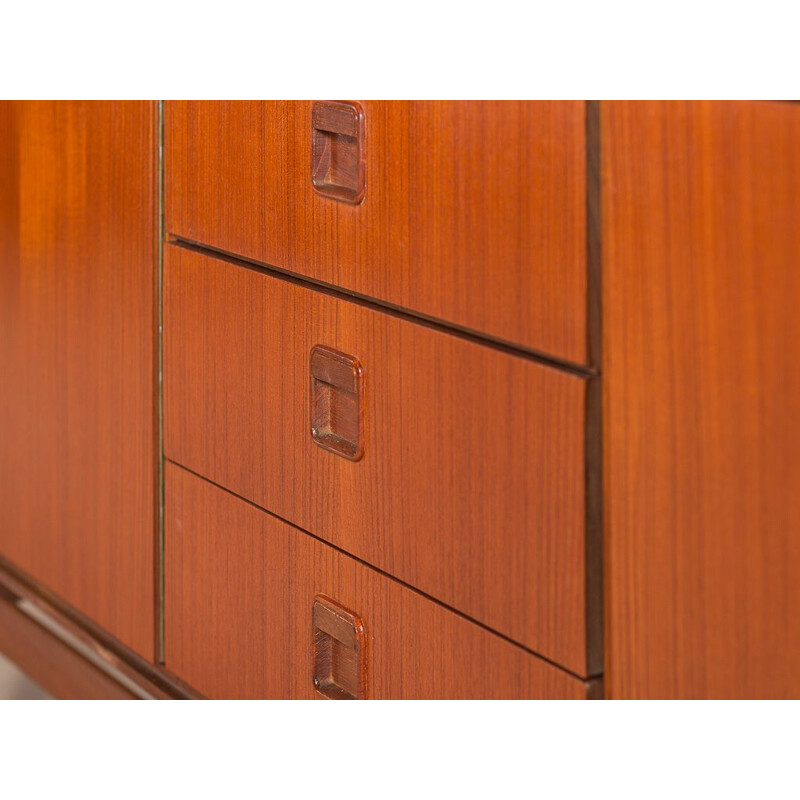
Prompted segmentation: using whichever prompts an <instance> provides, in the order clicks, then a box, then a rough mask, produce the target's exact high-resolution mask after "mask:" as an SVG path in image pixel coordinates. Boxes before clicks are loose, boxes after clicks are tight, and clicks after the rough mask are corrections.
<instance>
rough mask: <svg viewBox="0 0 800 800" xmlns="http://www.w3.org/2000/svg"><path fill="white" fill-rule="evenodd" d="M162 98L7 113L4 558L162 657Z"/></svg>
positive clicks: (3, 124)
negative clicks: (158, 603)
mask: <svg viewBox="0 0 800 800" xmlns="http://www.w3.org/2000/svg"><path fill="white" fill-rule="evenodd" d="M154 131H155V119H154V104H153V103H150V102H130V103H122V102H60V103H59V102H41V103H40V102H21V103H2V104H0V420H1V421H2V429H1V430H0V555H2V556H3V557H5V558H6V559H8V560H9V561H10V562H12V563H13V564H14V565H16V566H17V567H19V568H21V569H22V570H24V571H25V572H26V573H27V574H28V575H30V576H31V577H33V578H34V579H36V580H37V581H40V582H41V583H43V584H45V585H46V586H47V587H48V588H49V589H50V590H52V591H53V592H55V593H57V594H58V595H60V596H61V597H62V598H63V599H64V600H66V601H67V602H68V603H70V604H72V605H73V606H74V607H75V608H77V609H78V610H79V611H81V612H82V613H84V614H86V615H87V616H89V617H91V618H92V619H93V620H94V621H95V622H97V623H99V624H100V625H101V626H103V627H104V628H106V629H107V630H108V631H109V632H111V633H112V634H114V635H115V636H116V637H117V638H118V639H120V640H121V641H122V642H123V643H125V644H126V645H129V646H130V647H132V648H133V649H135V650H137V651H138V652H140V653H142V654H143V655H146V656H151V655H152V652H153V628H154V625H153V614H154V612H153V542H154V505H153V499H154V480H155V476H154V464H155V456H154V452H155V451H154V445H155V428H154V417H155V404H154V385H155V384H154V378H155V370H154V351H155V340H154V302H153V301H154V263H155V245H156V242H155V227H154V222H155V208H154V199H155V194H154V177H153V176H154V156H155V154H154V141H155V140H154Z"/></svg>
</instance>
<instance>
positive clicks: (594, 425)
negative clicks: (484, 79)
mask: <svg viewBox="0 0 800 800" xmlns="http://www.w3.org/2000/svg"><path fill="white" fill-rule="evenodd" d="M600 133H601V132H600V103H599V101H596V100H589V101H587V102H586V270H587V309H586V314H587V317H586V318H587V332H588V342H587V353H588V356H589V364H590V365H591V366H592V367H593V368H594V369H595V371H596V374H595V376H593V377H591V378H589V379H588V380H587V383H586V431H585V441H584V448H585V454H586V455H585V458H586V462H585V463H586V478H585V479H586V494H585V502H586V534H585V552H586V556H585V564H586V611H585V618H586V673H587V675H600V674H602V672H603V406H602V398H603V392H602V385H601V381H602V303H601V299H602V298H601V288H602V287H601V274H602V250H601V245H602V239H601V225H602V217H601V207H600V188H601V186H600Z"/></svg>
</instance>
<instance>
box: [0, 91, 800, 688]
mask: <svg viewBox="0 0 800 800" xmlns="http://www.w3.org/2000/svg"><path fill="white" fill-rule="evenodd" d="M798 308H800V105H797V104H792V103H788V102H786V103H784V102H763V103H756V102H685V103H684V102H680V103H679V102H622V101H619V102H577V101H565V102H540V101H530V102H527V101H526V102H484V101H481V102H477V101H475V102H473V101H468V102H449V101H447V102H444V101H430V102H427V101H426V102H407V101H316V102H312V101H308V102H306V101H290V102H287V101H281V102H278V101H269V102H268V101H255V102H173V101H167V102H116V101H108V102H106V101H103V102H28V101H24V102H3V103H0V420H1V421H2V429H1V430H0V653H4V654H6V655H7V656H8V657H10V658H11V660H12V661H15V662H17V663H18V664H19V665H20V666H21V667H22V668H23V669H25V670H26V671H27V672H28V673H29V674H30V675H31V676H32V677H33V679H34V680H36V681H38V682H39V683H41V685H42V686H43V687H44V688H46V689H47V690H48V691H50V692H51V693H53V694H54V695H56V696H59V697H81V698H93V697H97V698H123V697H156V698H194V697H207V698H315V697H317V698H323V697H329V698H347V699H350V698H374V699H384V698H409V699H410V698H423V699H424V698H487V699H488V698H512V699H522V698H543V699H544V698H574V699H580V698H583V699H586V698H789V697H800V688H798V685H799V681H798V679H800V455H798V454H800V369H798V368H797V365H796V363H795V362H796V357H795V354H796V350H797V345H798V342H800V314H799V313H798Z"/></svg>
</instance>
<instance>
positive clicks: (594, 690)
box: [586, 677, 606, 700]
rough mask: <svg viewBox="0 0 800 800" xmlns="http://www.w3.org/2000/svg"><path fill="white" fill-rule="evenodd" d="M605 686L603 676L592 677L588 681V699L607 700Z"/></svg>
mask: <svg viewBox="0 0 800 800" xmlns="http://www.w3.org/2000/svg"><path fill="white" fill-rule="evenodd" d="M605 697H606V695H605V688H604V684H603V678H602V677H599V678H592V680H590V681H587V682H586V699H587V700H605Z"/></svg>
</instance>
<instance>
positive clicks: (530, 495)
mask: <svg viewBox="0 0 800 800" xmlns="http://www.w3.org/2000/svg"><path fill="white" fill-rule="evenodd" d="M164 264H165V274H164V292H165V300H164V326H165V327H164V365H165V366H164V370H165V371H164V413H165V430H166V454H167V457H168V458H170V459H171V460H173V461H175V462H178V463H180V464H183V465H184V466H186V467H188V468H189V469H191V470H192V471H194V472H196V473H198V474H200V475H203V476H205V477H207V478H209V479H210V480H212V481H214V482H215V483H217V484H219V485H221V486H224V487H226V488H228V489H230V490H231V491H233V492H235V493H236V494H239V495H241V496H243V497H245V498H247V499H249V500H251V501H253V502H254V503H256V504H257V505H259V506H261V507H263V508H266V509H268V510H269V511H271V512H273V513H275V514H277V515H278V516H280V517H282V518H284V519H286V520H289V521H290V522H292V523H294V524H296V525H298V526H300V527H302V528H304V529H305V530H308V531H310V532H312V533H314V534H317V535H319V536H321V537H322V538H324V539H326V540H328V541H330V542H332V543H333V544H336V545H338V546H340V547H341V548H343V549H344V550H346V551H347V552H349V553H352V554H353V555H355V556H357V557H359V558H362V559H363V560H365V561H367V562H368V563H370V564H372V565H375V566H377V567H379V568H381V569H384V570H385V571H387V572H389V573H390V574H392V575H394V576H396V577H398V578H400V579H401V580H403V581H406V582H407V583H409V584H411V585H413V586H414V587H416V588H418V589H420V590H421V591H423V592H426V593H428V594H430V595H432V596H433V597H435V598H437V599H439V600H441V601H443V602H445V603H447V604H448V605H451V606H453V607H455V608H458V609H459V610H460V611H463V612H464V613H466V614H469V615H471V616H473V617H474V618H476V619H478V620H480V621H481V622H484V623H485V624H487V625H489V626H490V627H492V628H494V629H496V630H498V631H500V632H501V633H505V634H507V635H508V636H510V637H512V638H513V639H515V640H517V641H519V642H521V643H523V644H525V645H526V646H528V647H529V648H531V649H532V650H534V651H536V652H537V653H541V654H543V655H545V656H547V657H548V658H551V659H553V660H555V661H557V662H558V663H560V664H564V665H565V666H567V667H568V668H569V669H571V670H572V671H574V672H575V673H576V674H579V675H587V674H597V673H596V672H593V671H592V667H591V666H589V667H588V668H587V652H586V638H587V635H586V633H587V632H586V618H585V604H586V569H585V560H584V554H585V531H586V525H585V512H584V509H585V501H584V493H585V479H584V478H585V464H584V455H585V450H584V422H585V399H586V381H585V380H583V379H582V378H579V377H576V376H575V375H572V374H568V373H565V372H561V371H558V370H555V369H551V368H549V367H545V366H542V365H541V364H538V363H536V362H533V361H531V360H528V359H525V358H520V357H517V356H513V355H510V354H508V353H505V352H501V351H498V350H494V349H490V348H488V347H483V346H481V345H478V344H475V343H473V342H471V341H467V340H464V339H462V338H459V337H456V336H452V335H450V334H446V333H443V332H441V331H438V330H433V329H431V328H428V327H425V326H422V325H419V324H416V323H413V322H409V321H407V320H403V319H400V318H398V317H395V316H391V315H388V314H384V313H382V312H379V311H375V310H373V309H371V308H368V307H365V306H362V305H358V304H356V303H352V302H349V301H346V300H341V299H337V298H335V297H333V296H331V295H328V294H324V293H321V292H317V291H313V290H311V289H308V288H305V287H302V286H299V285H297V284H294V283H291V282H289V281H286V280H282V279H279V278H275V277H272V276H270V275H266V274H262V273H259V272H257V271H255V270H251V269H248V268H245V267H242V266H238V265H235V264H231V263H228V262H225V261H222V260H220V259H213V258H209V257H207V256H204V255H201V254H198V253H195V252H192V251H189V250H186V249H183V248H180V247H176V246H167V247H166V248H165V255H164ZM318 344H321V345H324V346H326V347H330V348H333V349H334V350H338V351H340V352H342V353H346V354H347V355H349V356H353V357H354V358H356V359H358V361H359V362H360V364H361V366H362V370H363V381H364V405H365V408H364V411H363V425H364V448H363V457H362V458H361V460H359V461H357V462H356V461H350V460H347V459H346V458H343V457H341V456H338V455H335V454H334V453H331V452H328V451H327V450H324V449H323V448H321V447H319V446H318V445H317V444H315V442H314V441H313V439H312V436H311V430H310V420H311V414H310V407H309V406H310V367H309V356H310V353H311V349H312V347H314V346H315V345H318Z"/></svg>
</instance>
